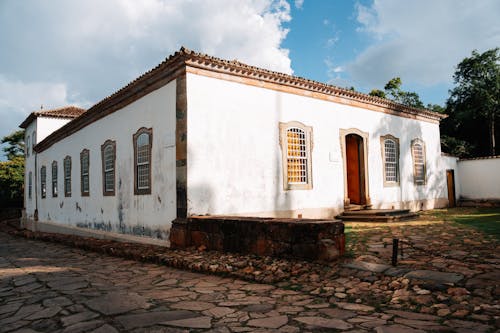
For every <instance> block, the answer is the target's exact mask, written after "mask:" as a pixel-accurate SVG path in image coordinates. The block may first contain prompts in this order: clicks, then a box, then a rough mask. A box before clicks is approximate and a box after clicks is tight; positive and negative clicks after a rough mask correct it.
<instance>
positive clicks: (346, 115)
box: [187, 73, 447, 217]
mask: <svg viewBox="0 0 500 333" xmlns="http://www.w3.org/2000/svg"><path fill="white" fill-rule="evenodd" d="M187 96H188V117H187V118H188V159H187V160H188V174H187V179H188V213H189V214H248V215H270V216H273V215H282V216H290V215H292V216H296V214H299V213H300V214H303V216H304V217H331V216H333V215H334V214H336V213H338V212H339V211H341V210H343V205H344V202H343V200H344V176H343V173H344V170H343V160H342V152H341V145H340V139H339V138H340V129H349V128H357V129H358V130H361V131H363V132H367V133H368V134H369V139H368V169H369V194H370V197H371V200H372V203H373V207H374V208H378V207H381V208H391V207H395V208H397V207H403V206H405V207H409V208H412V209H420V208H431V207H434V206H435V205H436V200H438V199H439V200H440V202H441V204H442V202H443V200H444V202H446V201H447V193H446V179H445V173H444V171H443V170H442V169H441V167H442V166H441V165H440V159H439V157H440V156H441V150H440V141H439V126H438V124H433V123H429V122H424V121H417V120H412V119H408V118H402V117H398V116H391V115H388V114H384V113H380V112H375V111H369V110H364V109H360V108H357V107H353V106H348V105H342V104H337V103H333V102H329V101H325V100H319V99H314V98H309V97H305V96H299V95H295V94H290V93H284V92H278V91H274V90H270V89H265V88H260V87H254V86H249V85H245V84H240V83H235V82H229V81H224V80H219V79H215V78H209V77H205V76H200V75H196V74H191V73H188V74H187ZM289 121H299V122H302V123H303V124H305V125H307V126H312V128H313V134H312V135H313V142H314V147H313V150H312V178H313V188H312V189H311V190H290V191H285V190H283V176H282V161H281V160H282V155H281V147H280V145H279V123H280V122H289ZM386 134H391V135H393V136H395V137H397V138H399V142H400V151H401V154H400V171H401V176H400V178H401V181H400V185H399V186H397V187H384V186H383V177H382V173H383V172H382V167H383V166H382V155H381V148H380V136H382V135H386ZM414 138H421V139H422V140H423V141H424V142H425V145H426V159H427V184H426V185H424V186H415V185H414V184H413V165H412V157H411V153H410V142H411V140H413V139H414ZM425 199H430V200H425Z"/></svg>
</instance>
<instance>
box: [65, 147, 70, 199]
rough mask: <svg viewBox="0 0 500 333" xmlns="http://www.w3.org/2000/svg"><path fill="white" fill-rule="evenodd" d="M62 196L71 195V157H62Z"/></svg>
mask: <svg viewBox="0 0 500 333" xmlns="http://www.w3.org/2000/svg"><path fill="white" fill-rule="evenodd" d="M64 196H65V197H70V196H71V157H70V156H66V157H65V158H64Z"/></svg>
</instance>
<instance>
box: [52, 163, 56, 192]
mask: <svg viewBox="0 0 500 333" xmlns="http://www.w3.org/2000/svg"><path fill="white" fill-rule="evenodd" d="M52 196H53V197H57V162H56V161H54V162H52Z"/></svg>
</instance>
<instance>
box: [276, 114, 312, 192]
mask: <svg viewBox="0 0 500 333" xmlns="http://www.w3.org/2000/svg"><path fill="white" fill-rule="evenodd" d="M292 128H297V129H300V130H302V131H303V132H304V134H305V140H306V149H305V150H306V151H305V152H306V167H307V171H306V177H307V181H306V182H305V183H303V184H296V183H289V181H288V137H287V132H288V130H289V129H292ZM279 133H280V135H279V142H280V147H281V156H282V157H281V162H282V166H283V168H282V169H283V190H285V191H289V190H311V189H312V188H313V180H312V150H313V129H312V127H311V126H306V125H304V124H303V123H301V122H298V121H290V122H287V123H283V122H280V123H279Z"/></svg>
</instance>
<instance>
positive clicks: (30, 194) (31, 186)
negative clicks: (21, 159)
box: [28, 171, 33, 199]
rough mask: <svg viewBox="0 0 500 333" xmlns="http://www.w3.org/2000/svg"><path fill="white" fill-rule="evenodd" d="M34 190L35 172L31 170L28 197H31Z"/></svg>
mask: <svg viewBox="0 0 500 333" xmlns="http://www.w3.org/2000/svg"><path fill="white" fill-rule="evenodd" d="M32 191H33V174H32V172H31V171H30V172H29V174H28V198H29V199H31V196H32Z"/></svg>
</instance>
